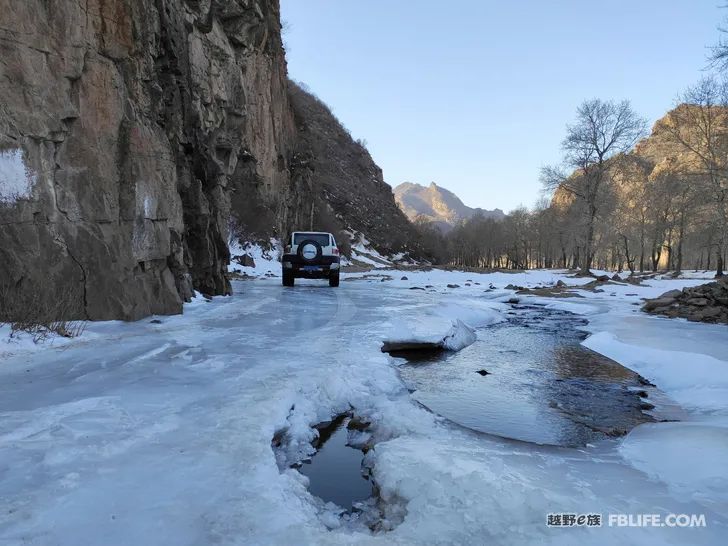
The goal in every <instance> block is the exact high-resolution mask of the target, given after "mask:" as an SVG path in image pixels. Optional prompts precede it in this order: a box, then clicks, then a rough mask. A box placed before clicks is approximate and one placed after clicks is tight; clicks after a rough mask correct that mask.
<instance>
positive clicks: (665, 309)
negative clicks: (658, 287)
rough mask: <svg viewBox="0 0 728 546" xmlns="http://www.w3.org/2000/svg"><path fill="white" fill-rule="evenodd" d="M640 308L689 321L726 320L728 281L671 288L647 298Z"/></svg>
mask: <svg viewBox="0 0 728 546" xmlns="http://www.w3.org/2000/svg"><path fill="white" fill-rule="evenodd" d="M642 309H643V311H645V312H647V313H653V314H658V315H664V316H667V317H670V318H673V317H681V318H685V319H687V320H689V321H691V322H711V323H723V324H728V282H726V281H724V280H720V281H716V282H711V283H706V284H703V285H700V286H695V287H692V288H685V289H683V290H670V291H669V292H665V293H664V294H662V295H661V296H660V297H659V298H655V299H651V300H647V301H646V302H645V304H644V306H643V307H642Z"/></svg>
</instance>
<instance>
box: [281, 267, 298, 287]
mask: <svg viewBox="0 0 728 546" xmlns="http://www.w3.org/2000/svg"><path fill="white" fill-rule="evenodd" d="M295 282H296V281H295V277H294V276H293V274H292V273H286V272H285V271H284V272H283V286H293V285H294V283H295Z"/></svg>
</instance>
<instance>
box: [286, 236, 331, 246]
mask: <svg viewBox="0 0 728 546" xmlns="http://www.w3.org/2000/svg"><path fill="white" fill-rule="evenodd" d="M303 241H316V242H317V243H318V244H320V245H321V246H329V234H328V233H296V234H295V235H294V236H293V244H294V245H300V244H301V243H302V242H303Z"/></svg>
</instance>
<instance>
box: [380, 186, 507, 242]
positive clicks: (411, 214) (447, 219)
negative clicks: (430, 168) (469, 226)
mask: <svg viewBox="0 0 728 546" xmlns="http://www.w3.org/2000/svg"><path fill="white" fill-rule="evenodd" d="M394 195H395V198H396V200H397V203H399V206H400V207H401V208H402V210H403V211H404V213H405V214H406V215H407V217H408V218H409V219H410V220H415V219H416V218H418V217H423V218H425V219H426V220H428V221H430V222H434V223H435V224H436V225H437V226H438V227H439V228H440V229H441V230H443V231H448V230H450V229H451V228H452V227H453V226H455V225H456V224H457V223H458V222H460V221H461V220H465V219H467V218H470V217H471V216H473V215H475V214H480V215H482V216H483V217H485V218H493V219H495V220H502V219H503V218H504V217H505V214H504V213H503V211H502V210H500V209H494V210H484V209H480V208H475V209H474V208H471V207H468V206H466V205H465V204H463V202H462V201H461V200H460V198H459V197H458V196H457V195H455V194H454V193H452V192H451V191H449V190H446V189H445V188H443V187H441V186H438V185H437V184H435V183H434V182H432V183H431V184H430V185H429V186H427V187H425V186H422V185H420V184H413V183H412V182H404V183H402V184H400V185H399V186H397V187H396V188H394Z"/></svg>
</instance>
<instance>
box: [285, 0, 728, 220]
mask: <svg viewBox="0 0 728 546" xmlns="http://www.w3.org/2000/svg"><path fill="white" fill-rule="evenodd" d="M722 4H723V2H722V1H721V0H611V1H604V2H596V1H585V0H562V1H559V0H554V1H550V2H547V1H542V0H522V1H506V0H500V1H491V0H480V1H478V0H458V1H453V2H441V1H438V2H435V1H434V0H433V1H431V0H401V1H397V0H394V1H393V0H366V1H364V0H359V1H355V0H282V1H281V10H282V18H283V20H284V21H286V23H287V26H288V29H287V30H286V31H285V34H284V42H285V44H286V48H287V56H288V68H289V73H290V75H291V77H292V78H293V79H295V80H299V81H303V82H305V83H306V84H307V85H308V86H309V87H310V88H311V90H312V91H313V92H314V93H316V94H317V95H318V96H319V97H320V98H321V99H323V100H324V101H325V102H326V103H327V104H329V106H330V107H331V108H332V110H333V111H334V113H335V114H336V115H337V116H338V117H339V119H340V120H341V121H342V122H343V123H344V125H346V126H347V127H348V128H349V129H350V130H351V133H352V135H353V136H354V138H363V139H366V141H367V142H368V148H369V150H370V152H371V153H372V156H373V157H374V160H375V161H376V162H377V163H378V164H379V166H380V167H382V169H383V171H384V179H385V180H386V181H387V182H388V183H389V184H391V185H392V186H396V185H397V184H399V183H400V182H404V181H410V182H419V183H421V184H428V183H429V182H431V181H435V182H436V183H438V184H440V185H442V186H444V187H446V188H448V189H451V190H452V191H454V192H455V193H457V194H458V195H459V196H460V197H461V198H462V199H463V201H464V202H465V203H466V204H467V205H470V206H479V207H483V208H495V207H500V208H502V209H505V210H511V209H513V208H515V207H516V206H518V205H519V204H524V205H527V206H531V205H533V203H534V202H535V201H536V199H537V198H538V197H539V195H540V189H541V186H540V184H539V182H538V176H539V171H540V168H541V166H543V165H544V164H548V163H554V162H557V161H558V160H559V157H560V156H559V144H560V142H561V140H562V138H563V136H564V131H565V124H566V123H567V122H569V121H570V120H571V119H572V118H573V116H574V112H575V111H576V108H577V106H578V105H579V103H581V102H582V101H583V100H585V99H588V98H594V97H598V98H602V99H617V100H619V99H624V98H626V99H630V100H631V101H632V105H633V107H634V108H635V109H636V110H637V111H638V112H639V113H641V114H642V115H643V116H645V117H646V118H647V119H648V120H649V122H650V125H651V124H652V123H653V122H654V121H655V120H657V119H658V118H659V117H661V116H662V115H664V113H665V112H666V111H667V110H668V109H670V108H671V107H672V106H673V105H674V103H675V99H676V96H677V94H678V93H679V92H680V91H681V90H683V89H684V88H685V87H686V86H688V85H691V84H693V83H694V82H695V81H697V80H698V79H699V78H700V76H701V75H702V74H703V71H704V69H705V67H706V64H707V63H706V55H707V53H708V46H710V45H712V44H713V43H715V42H716V41H717V40H718V35H719V33H718V30H717V26H718V25H719V24H721V22H722V19H723V17H724V16H726V15H728V10H726V9H720V7H719V6H720V5H722Z"/></svg>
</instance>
